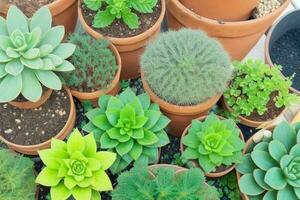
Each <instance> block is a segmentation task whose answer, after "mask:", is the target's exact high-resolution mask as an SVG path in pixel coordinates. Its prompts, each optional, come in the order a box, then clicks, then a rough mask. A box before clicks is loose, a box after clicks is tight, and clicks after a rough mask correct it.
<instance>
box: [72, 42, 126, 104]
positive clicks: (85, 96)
mask: <svg viewBox="0 0 300 200" xmlns="http://www.w3.org/2000/svg"><path fill="white" fill-rule="evenodd" d="M110 49H111V50H112V51H113V53H114V54H115V57H116V61H117V65H118V71H117V73H116V76H115V78H114V80H113V81H112V82H111V85H110V86H109V87H108V88H107V89H105V90H98V91H96V92H79V91H76V90H71V93H72V95H73V96H74V97H76V98H77V99H79V101H81V102H84V101H92V102H93V104H97V102H98V99H99V97H100V96H102V95H104V94H110V95H116V94H118V92H119V91H120V74H121V66H122V64H121V57H120V54H119V52H118V51H117V49H116V47H115V46H114V45H113V44H111V45H110Z"/></svg>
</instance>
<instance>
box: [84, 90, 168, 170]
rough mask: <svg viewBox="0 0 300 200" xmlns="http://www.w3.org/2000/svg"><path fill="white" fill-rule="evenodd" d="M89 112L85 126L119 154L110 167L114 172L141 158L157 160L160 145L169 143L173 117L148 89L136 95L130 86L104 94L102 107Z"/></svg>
mask: <svg viewBox="0 0 300 200" xmlns="http://www.w3.org/2000/svg"><path fill="white" fill-rule="evenodd" d="M86 116H87V118H88V119H89V120H90V122H89V123H88V124H87V125H85V126H84V127H83V129H84V130H85V131H87V132H93V133H94V134H95V137H97V138H99V143H100V147H101V148H102V149H109V150H110V151H113V152H116V153H117V155H118V156H117V160H116V162H115V163H114V164H113V166H112V167H111V168H110V169H111V171H112V172H113V173H117V172H119V171H121V170H123V169H124V168H126V167H127V166H128V165H129V164H130V163H131V162H132V161H136V160H139V159H141V158H147V159H148V163H156V162H157V161H158V148H159V147H162V146H164V145H166V144H168V143H169V138H168V136H167V134H166V132H165V131H164V128H165V127H166V126H167V125H168V123H169V122H170V120H169V119H168V118H167V117H166V116H164V115H163V114H162V113H161V112H160V110H159V107H158V105H157V104H151V103H150V98H149V96H148V95H147V94H146V93H143V94H141V95H138V96H136V95H135V93H134V92H133V91H132V90H131V89H130V88H127V89H126V90H125V91H123V92H122V93H121V94H120V95H119V96H117V97H114V96H109V95H104V96H101V97H100V99H99V108H96V109H93V110H91V111H89V112H88V113H86Z"/></svg>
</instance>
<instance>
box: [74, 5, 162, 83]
mask: <svg viewBox="0 0 300 200" xmlns="http://www.w3.org/2000/svg"><path fill="white" fill-rule="evenodd" d="M80 4H81V1H78V15H79V20H80V22H81V24H82V26H83V28H84V29H85V31H86V32H87V33H88V34H90V35H91V36H93V37H94V38H96V39H99V38H101V37H103V36H102V35H101V34H100V33H98V32H96V31H94V30H93V29H92V28H91V27H90V26H89V25H88V24H87V23H86V22H85V20H84V18H83V15H82V10H81V7H80ZM161 4H162V7H161V14H160V16H159V18H158V20H157V21H156V23H155V24H154V25H153V26H152V27H151V28H150V29H148V30H147V31H145V32H143V33H141V34H139V35H137V36H133V37H128V38H116V37H107V38H108V39H109V40H110V41H112V43H113V44H114V45H115V46H116V48H117V49H118V51H119V53H120V55H121V60H122V73H121V79H132V78H137V77H139V76H140V63H139V62H140V56H141V54H142V53H143V52H144V49H145V46H146V45H147V44H148V42H149V41H150V40H153V39H154V38H156V37H157V36H158V34H159V33H160V27H161V23H162V21H163V18H164V16H165V11H166V5H165V0H161Z"/></svg>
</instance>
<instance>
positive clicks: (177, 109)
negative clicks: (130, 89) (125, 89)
mask: <svg viewBox="0 0 300 200" xmlns="http://www.w3.org/2000/svg"><path fill="white" fill-rule="evenodd" d="M141 79H142V83H143V88H144V90H145V91H146V92H147V93H148V95H149V96H150V98H151V100H152V101H153V102H155V103H157V104H159V106H160V107H161V108H162V110H166V111H168V112H170V113H172V114H176V115H193V114H199V112H201V111H202V110H208V109H209V108H210V107H212V106H213V105H214V104H216V103H217V101H218V100H219V99H220V97H221V96H222V95H221V94H220V95H216V96H213V97H212V98H210V99H208V100H206V101H204V102H202V103H200V104H197V105H193V106H179V105H175V104H171V103H168V102H166V101H165V100H163V99H161V98H160V97H159V96H157V95H156V94H155V93H154V92H153V91H152V89H151V88H150V86H149V85H148V83H147V81H146V79H145V75H144V72H143V70H141Z"/></svg>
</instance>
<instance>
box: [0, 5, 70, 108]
mask: <svg viewBox="0 0 300 200" xmlns="http://www.w3.org/2000/svg"><path fill="white" fill-rule="evenodd" d="M51 25H52V17H51V13H50V11H49V9H48V8H47V7H43V8H40V9H39V10H38V11H37V12H36V13H35V14H34V15H33V17H32V18H31V19H28V18H27V17H26V16H25V15H24V14H23V13H22V11H21V10H19V9H18V8H17V7H15V6H11V7H10V9H9V10H8V13H7V19H6V20H5V19H4V18H2V17H0V94H1V95H0V103H3V102H9V101H12V100H14V99H15V98H17V97H18V96H19V95H20V94H22V95H23V96H24V97H25V98H26V99H28V100H29V101H32V102H36V101H37V100H39V99H40V97H41V95H42V85H43V86H45V87H46V88H51V89H54V90H60V89H61V87H62V83H61V80H60V78H59V77H58V76H57V74H56V73H55V72H66V71H72V70H74V66H73V65H72V64H71V63H70V62H68V61H67V60H65V59H67V58H68V57H70V56H71V55H72V54H73V52H74V51H75V45H73V44H70V43H61V41H62V40H63V38H64V35H65V29H64V27H63V26H56V27H53V28H52V27H51ZM41 84H42V85H41Z"/></svg>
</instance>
